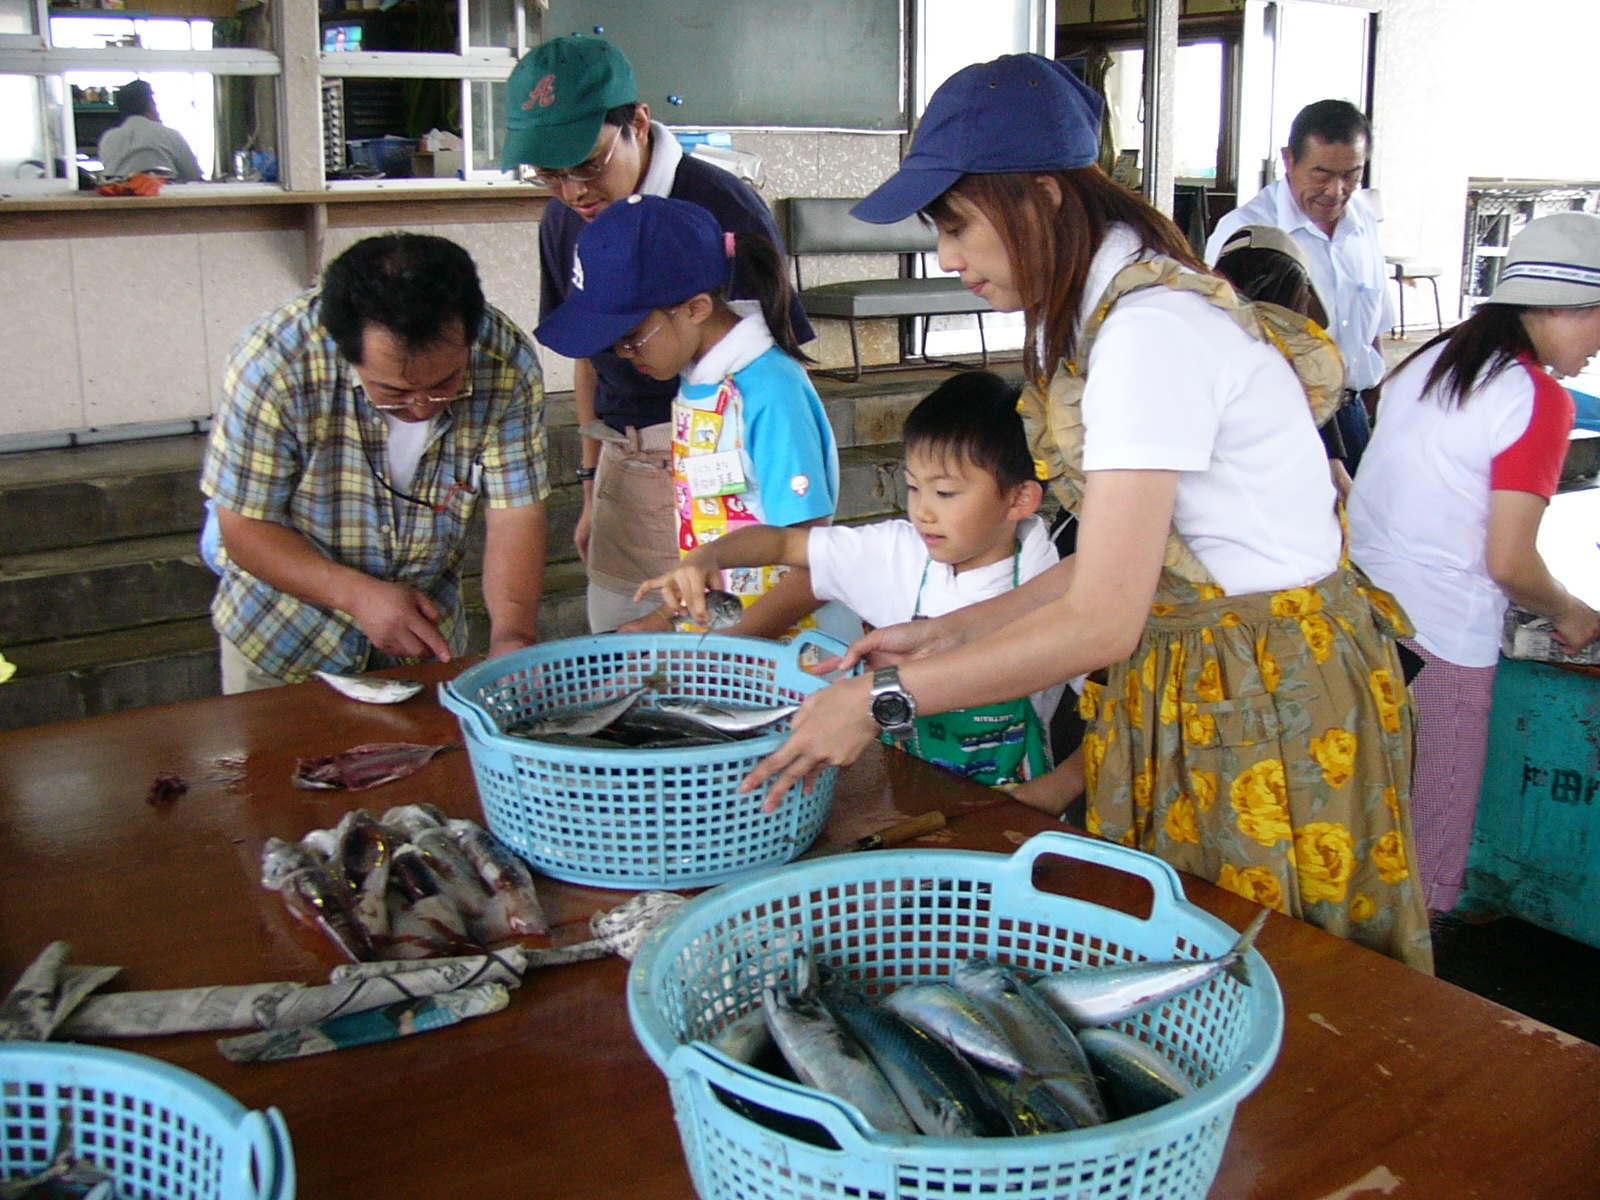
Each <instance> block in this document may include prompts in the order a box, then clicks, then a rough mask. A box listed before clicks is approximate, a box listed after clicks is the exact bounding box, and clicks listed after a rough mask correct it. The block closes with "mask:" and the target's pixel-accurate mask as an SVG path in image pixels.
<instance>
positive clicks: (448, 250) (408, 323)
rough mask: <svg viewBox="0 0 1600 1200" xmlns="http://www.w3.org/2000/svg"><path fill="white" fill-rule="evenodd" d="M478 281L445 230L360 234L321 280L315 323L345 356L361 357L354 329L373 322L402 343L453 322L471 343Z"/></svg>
mask: <svg viewBox="0 0 1600 1200" xmlns="http://www.w3.org/2000/svg"><path fill="white" fill-rule="evenodd" d="M483 312H484V300H483V288H482V287H481V286H480V285H479V283H478V268H477V267H476V266H475V265H474V264H473V261H472V256H471V255H470V254H468V253H467V252H466V251H465V250H463V249H462V248H461V247H460V246H458V245H456V244H455V243H454V242H452V241H449V240H448V239H446V238H442V237H434V236H432V235H430V234H422V233H385V234H380V235H379V236H377V237H370V238H363V239H362V240H361V241H359V242H357V243H356V244H355V245H353V246H351V247H350V249H348V250H346V251H345V252H344V253H343V254H341V255H339V257H338V258H336V259H334V260H333V262H331V263H330V264H328V270H327V272H326V274H325V275H324V276H323V280H322V325H323V328H325V329H326V330H327V331H328V335H329V336H330V337H332V338H333V340H334V343H335V345H337V346H338V347H339V353H341V354H343V355H344V356H345V358H347V359H349V360H350V361H351V362H353V363H355V364H356V365H357V366H360V365H361V336H362V332H363V331H364V330H365V328H366V327H367V326H368V325H380V326H382V327H383V328H384V329H387V330H388V331H389V332H390V333H392V334H394V335H395V336H396V337H398V338H399V339H400V340H401V341H402V342H403V343H405V346H406V348H407V349H408V350H421V349H423V348H425V347H427V346H432V345H434V344H436V343H437V342H438V341H439V339H440V338H442V337H443V336H444V335H445V334H446V332H447V331H448V330H449V328H450V326H451V325H453V324H454V323H455V322H457V321H460V322H461V331H462V333H464V334H465V335H466V339H467V344H468V345H469V346H470V345H471V344H472V343H473V342H474V341H476V340H477V337H478V329H479V327H480V326H481V325H482V324H483Z"/></svg>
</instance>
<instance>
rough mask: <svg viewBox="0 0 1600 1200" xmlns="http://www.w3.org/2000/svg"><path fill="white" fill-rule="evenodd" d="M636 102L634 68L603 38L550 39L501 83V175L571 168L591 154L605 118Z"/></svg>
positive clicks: (637, 90)
mask: <svg viewBox="0 0 1600 1200" xmlns="http://www.w3.org/2000/svg"><path fill="white" fill-rule="evenodd" d="M638 99H639V84H638V81H637V80H635V79H634V77H633V64H632V63H630V62H629V61H628V59H627V56H626V55H624V54H623V53H622V51H621V50H618V49H617V48H616V47H615V46H613V45H612V44H611V43H610V42H608V41H606V40H605V39H604V38H597V37H563V38H552V39H551V40H550V41H548V42H545V43H543V44H542V45H540V46H538V47H537V48H536V49H533V50H530V51H529V52H528V53H527V54H525V55H523V57H522V61H521V62H519V63H518V64H517V66H516V69H515V70H513V71H512V72H511V78H510V79H508V80H506V140H505V147H504V149H502V150H501V152H500V165H501V166H502V167H503V168H505V169H506V170H508V171H509V170H511V169H512V168H514V167H516V166H518V165H519V164H522V163H526V164H528V165H529V166H534V167H551V168H554V169H561V168H564V167H575V166H577V165H578V164H579V163H581V162H582V161H583V160H584V159H586V158H588V157H589V155H590V154H591V153H592V152H593V151H594V144H595V141H596V139H598V138H599V136H600V126H601V125H602V124H604V123H605V115H606V113H607V111H609V110H610V109H613V108H616V107H617V106H618V105H619V104H632V103H634V102H635V101H637V100H638Z"/></svg>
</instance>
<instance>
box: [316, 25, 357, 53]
mask: <svg viewBox="0 0 1600 1200" xmlns="http://www.w3.org/2000/svg"><path fill="white" fill-rule="evenodd" d="M360 49H361V23H360V22H359V21H342V22H340V23H338V24H336V25H324V26H323V27H322V52H323V53H324V54H337V53H340V52H341V51H355V50H360Z"/></svg>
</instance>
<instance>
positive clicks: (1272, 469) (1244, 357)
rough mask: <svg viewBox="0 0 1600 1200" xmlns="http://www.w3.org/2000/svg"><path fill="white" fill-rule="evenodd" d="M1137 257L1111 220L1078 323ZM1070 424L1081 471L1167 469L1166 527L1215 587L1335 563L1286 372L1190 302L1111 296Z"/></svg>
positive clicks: (1317, 472)
mask: <svg viewBox="0 0 1600 1200" xmlns="http://www.w3.org/2000/svg"><path fill="white" fill-rule="evenodd" d="M1138 255H1139V243H1138V239H1137V237H1136V236H1135V235H1134V233H1133V231H1132V230H1131V229H1129V228H1128V227H1127V226H1126V225H1117V226H1114V227H1113V228H1112V230H1111V232H1110V233H1109V234H1108V235H1107V237H1106V240H1105V241H1104V242H1103V243H1102V244H1101V247H1100V249H1099V251H1098V252H1097V253H1096V254H1095V258H1094V261H1093V263H1092V264H1091V266H1090V269H1089V277H1088V285H1087V287H1086V288H1085V291H1084V301H1083V303H1084V311H1083V313H1080V320H1081V319H1082V318H1083V317H1084V316H1086V315H1087V313H1089V312H1092V311H1093V309H1094V306H1095V305H1096V304H1097V303H1098V302H1099V299H1100V296H1101V295H1102V294H1103V292H1104V290H1105V288H1106V285H1107V284H1108V283H1109V282H1110V281H1111V279H1112V278H1113V277H1114V276H1115V274H1116V273H1117V272H1118V271H1119V270H1121V269H1122V268H1123V267H1124V266H1126V265H1127V264H1128V263H1130V262H1132V261H1134V259H1135V258H1137V257H1138ZM1083 426H1084V441H1083V469H1084V471H1085V472H1094V471H1116V470H1127V471H1137V470H1153V471H1177V472H1179V475H1178V494H1177V502H1176V505H1175V507H1174V509H1173V524H1174V525H1175V527H1176V528H1177V530H1178V532H1179V533H1180V534H1181V535H1182V536H1183V538H1184V540H1185V541H1186V542H1187V543H1188V545H1189V548H1190V549H1191V550H1193V551H1194V553H1195V555H1196V556H1197V557H1198V558H1199V559H1200V561H1201V562H1202V563H1203V564H1205V567H1206V569H1207V570H1208V571H1210V572H1211V575H1212V577H1213V578H1214V579H1215V580H1216V581H1217V584H1218V585H1219V586H1220V587H1221V588H1222V589H1223V591H1224V592H1226V593H1227V594H1228V595H1230V596H1236V595H1245V594H1250V593H1256V592H1270V591H1278V590H1280V589H1283V588H1291V587H1302V586H1304V585H1306V584H1308V583H1312V582H1315V581H1316V580H1318V579H1322V578H1324V577H1326V576H1327V575H1330V574H1332V572H1333V570H1334V568H1335V567H1337V566H1338V564H1339V545H1340V534H1339V522H1338V518H1337V517H1336V516H1335V515H1334V507H1333V505H1334V488H1333V482H1332V480H1331V479H1330V477H1329V475H1328V460H1327V455H1326V454H1325V453H1324V451H1323V448H1322V439H1321V438H1319V437H1318V436H1317V428H1316V424H1315V422H1314V421H1313V420H1312V417H1311V408H1310V406H1309V405H1308V404H1307V402H1306V395H1305V390H1304V389H1303V388H1302V387H1301V385H1300V380H1299V377H1298V376H1296V375H1295V373H1294V368H1293V367H1291V366H1290V365H1289V363H1288V361H1287V360H1286V359H1285V358H1284V357H1283V355H1282V354H1280V353H1279V352H1278V351H1277V350H1275V349H1274V348H1273V347H1271V346H1269V345H1267V344H1266V343H1265V342H1258V341H1256V340H1255V339H1254V338H1252V337H1251V336H1250V335H1249V334H1247V333H1245V332H1244V330H1242V329H1240V328H1239V327H1238V326H1237V325H1235V324H1234V322H1233V319H1232V318H1231V317H1229V316H1228V315H1227V314H1226V313H1224V312H1223V311H1222V310H1221V309H1218V308H1216V307H1215V306H1213V305H1212V304H1210V303H1208V302H1207V301H1206V300H1205V299H1203V298H1202V297H1200V296H1198V295H1195V294H1194V293H1191V292H1179V291H1174V290H1173V289H1171V288H1161V287H1151V288H1145V289H1144V290H1143V291H1140V292H1135V293H1133V294H1132V295H1128V296H1125V297H1123V298H1122V299H1121V300H1119V301H1117V304H1116V307H1115V308H1113V309H1112V310H1111V314H1110V316H1108V317H1107V318H1106V320H1105V323H1104V324H1103V325H1102V326H1101V327H1100V332H1099V334H1098V335H1097V336H1096V337H1095V341H1094V345H1093V347H1092V348H1091V349H1090V352H1089V364H1088V374H1087V382H1086V384H1085V387H1084V394H1083ZM1363 469H1365V468H1364V467H1363Z"/></svg>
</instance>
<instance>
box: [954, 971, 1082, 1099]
mask: <svg viewBox="0 0 1600 1200" xmlns="http://www.w3.org/2000/svg"><path fill="white" fill-rule="evenodd" d="M951 983H953V984H954V985H955V987H956V989H957V990H959V991H961V992H965V993H966V994H967V995H968V996H971V997H972V998H973V999H975V1000H977V1001H978V1002H979V1003H981V1004H982V1005H983V1006H984V1007H985V1008H986V1009H988V1010H989V1014H990V1015H991V1016H992V1017H994V1019H995V1020H996V1021H997V1022H999V1024H1000V1027H1001V1028H1002V1029H1004V1030H1005V1031H1006V1036H1008V1037H1009V1038H1010V1039H1011V1042H1012V1044H1013V1045H1015V1046H1016V1048H1017V1053H1018V1054H1019V1055H1020V1056H1021V1058H1022V1061H1023V1062H1025V1063H1027V1064H1028V1066H1029V1067H1030V1068H1031V1069H1032V1070H1033V1071H1034V1072H1036V1073H1037V1074H1038V1075H1040V1076H1041V1077H1042V1078H1041V1086H1043V1087H1045V1088H1048V1089H1049V1090H1050V1091H1052V1092H1054V1093H1055V1095H1056V1097H1057V1098H1058V1099H1059V1100H1060V1101H1061V1103H1062V1104H1063V1105H1065V1106H1066V1108H1067V1110H1068V1111H1069V1112H1071V1113H1072V1117H1073V1120H1075V1121H1077V1123H1078V1124H1079V1125H1099V1124H1102V1123H1103V1122H1104V1121H1105V1119H1106V1107H1105V1103H1104V1102H1103V1101H1102V1100H1101V1098H1100V1093H1099V1092H1098V1091H1097V1090H1096V1088H1095V1083H1094V1076H1093V1074H1092V1073H1091V1072H1090V1070H1089V1060H1088V1059H1087V1058H1086V1057H1085V1056H1084V1053H1083V1047H1082V1046H1080V1045H1079V1044H1078V1039H1077V1038H1076V1037H1075V1036H1074V1035H1073V1032H1072V1030H1071V1029H1069V1028H1068V1027H1067V1026H1066V1024H1065V1023H1063V1022H1062V1020H1061V1018H1060V1017H1058V1016H1056V1014H1055V1013H1054V1011H1052V1010H1051V1008H1050V1006H1049V1005H1047V1004H1045V1003H1044V1002H1043V1001H1042V1000H1041V999H1040V998H1039V997H1038V996H1036V995H1035V994H1034V993H1033V991H1032V990H1031V989H1029V988H1028V986H1027V985H1026V984H1024V983H1023V982H1022V981H1021V980H1020V979H1018V978H1017V976H1016V974H1015V973H1014V972H1012V971H1011V970H1010V969H1009V968H1007V967H1003V966H1000V965H998V964H996V963H992V962H990V961H989V960H987V959H984V958H967V959H963V960H962V961H960V962H958V963H957V964H956V966H955V970H954V971H952V972H951Z"/></svg>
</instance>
